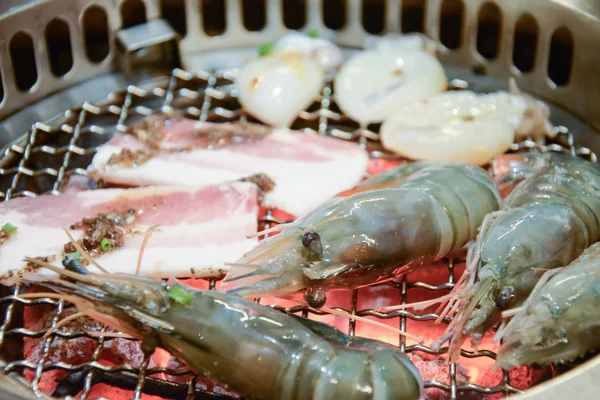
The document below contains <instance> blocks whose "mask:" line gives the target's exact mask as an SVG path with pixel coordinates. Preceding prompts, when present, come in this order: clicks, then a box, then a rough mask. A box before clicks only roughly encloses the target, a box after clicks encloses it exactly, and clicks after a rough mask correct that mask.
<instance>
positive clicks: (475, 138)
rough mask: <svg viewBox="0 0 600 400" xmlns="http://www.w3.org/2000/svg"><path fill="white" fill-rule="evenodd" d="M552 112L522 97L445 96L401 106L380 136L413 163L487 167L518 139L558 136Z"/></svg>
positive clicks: (466, 93)
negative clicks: (467, 164)
mask: <svg viewBox="0 0 600 400" xmlns="http://www.w3.org/2000/svg"><path fill="white" fill-rule="evenodd" d="M513 91H515V92H516V91H517V90H516V89H514V90H513ZM549 114H550V111H549V108H548V106H547V105H546V104H544V103H542V102H540V101H538V100H535V99H533V98H531V97H529V96H527V95H525V94H521V93H508V92H496V93H491V94H477V93H474V92H471V91H456V92H446V93H442V94H440V95H438V96H435V97H432V98H429V99H426V100H424V101H420V102H412V103H408V104H405V105H402V106H401V107H399V108H398V109H397V110H396V111H395V112H394V113H393V114H392V115H391V116H390V117H389V118H387V119H386V120H385V121H384V123H383V125H382V126H381V132H380V135H379V137H380V139H381V142H382V144H383V146H384V147H385V148H386V149H388V150H391V151H394V152H396V153H398V154H400V155H402V156H404V157H407V158H410V159H415V160H433V161H449V160H453V161H463V162H470V163H473V164H477V165H484V164H487V163H488V162H490V161H491V160H492V158H494V157H495V156H497V155H500V154H503V153H505V152H506V151H507V150H509V149H510V147H511V145H512V144H513V143H514V142H515V141H520V140H523V139H525V138H528V137H532V138H534V139H540V138H543V137H554V136H556V133H557V130H556V128H555V127H554V126H552V124H551V123H550V121H549V120H548V116H549Z"/></svg>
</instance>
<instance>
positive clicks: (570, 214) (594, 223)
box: [388, 153, 600, 362]
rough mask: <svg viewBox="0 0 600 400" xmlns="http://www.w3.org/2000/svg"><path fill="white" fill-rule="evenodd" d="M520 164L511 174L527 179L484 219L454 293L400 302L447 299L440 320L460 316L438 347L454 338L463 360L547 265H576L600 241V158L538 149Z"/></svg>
mask: <svg viewBox="0 0 600 400" xmlns="http://www.w3.org/2000/svg"><path fill="white" fill-rule="evenodd" d="M521 167H523V170H522V171H521V172H522V173H515V171H511V172H510V174H512V177H513V178H518V179H519V180H521V182H520V183H519V184H518V185H517V186H516V187H515V188H514V190H513V191H512V192H511V193H510V195H509V196H508V197H507V198H506V199H505V200H504V203H503V207H502V210H500V211H498V212H494V213H492V214H490V215H489V216H487V217H486V218H485V221H484V222H483V224H482V226H481V228H480V232H479V234H478V236H477V240H476V242H475V243H474V244H473V246H472V247H471V249H470V251H469V255H468V257H467V270H466V271H465V273H464V274H463V276H462V277H461V279H460V280H459V281H458V282H457V284H456V286H455V287H454V289H453V291H452V292H451V293H450V294H449V295H446V296H442V297H441V298H438V299H435V300H431V301H425V302H421V303H414V304H406V305H402V306H397V307H394V308H407V307H413V308H424V307H427V306H430V305H432V304H435V303H442V306H441V307H440V308H439V309H438V311H442V312H441V314H440V317H439V318H438V322H439V321H441V319H442V318H444V317H453V319H452V322H451V323H450V325H449V326H448V328H447V330H446V333H445V335H444V336H443V337H442V338H440V339H439V340H438V341H437V342H434V344H433V346H434V347H439V346H441V345H443V344H444V343H445V342H446V341H448V340H450V348H449V352H448V360H449V361H452V362H455V361H456V360H457V358H458V356H459V354H460V347H461V346H462V344H463V342H464V341H465V340H466V339H467V338H468V337H469V336H470V337H471V339H472V344H473V346H474V347H475V348H476V347H477V345H478V344H479V342H480V341H481V339H482V337H483V335H484V334H485V333H487V332H488V331H490V330H491V329H492V328H493V327H494V326H496V325H497V324H498V323H500V320H501V313H502V311H503V310H507V309H509V308H513V307H518V306H519V305H520V304H522V302H523V301H524V300H525V299H526V298H527V296H528V295H529V294H530V293H531V291H532V289H533V288H534V286H535V285H536V283H537V282H538V280H539V279H540V277H541V276H542V274H543V272H544V270H547V269H554V268H559V267H563V266H565V265H567V264H569V263H570V262H571V261H573V260H574V259H575V258H577V257H578V256H579V255H580V254H581V253H582V252H583V251H584V249H585V248H587V247H588V246H589V245H591V244H592V243H595V242H596V241H598V240H599V239H600V168H599V167H598V165H597V164H594V163H591V162H587V161H584V160H582V159H580V158H577V157H573V156H569V155H561V154H556V153H554V154H541V153H539V154H532V155H527V156H524V159H523V163H522V165H521ZM500 181H502V179H500ZM389 309H390V308H388V310H389ZM503 328H504V325H501V327H500V329H503Z"/></svg>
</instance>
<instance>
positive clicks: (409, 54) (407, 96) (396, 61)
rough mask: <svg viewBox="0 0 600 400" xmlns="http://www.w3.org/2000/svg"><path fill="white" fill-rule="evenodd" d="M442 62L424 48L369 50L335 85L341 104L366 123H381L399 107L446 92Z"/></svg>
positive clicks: (352, 62) (351, 63) (342, 72)
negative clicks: (414, 49)
mask: <svg viewBox="0 0 600 400" xmlns="http://www.w3.org/2000/svg"><path fill="white" fill-rule="evenodd" d="M447 84H448V80H447V78H446V74H445V72H444V68H443V67H442V64H440V62H439V61H438V60H437V59H436V58H435V57H434V56H432V55H431V54H429V53H426V52H424V51H384V50H366V51H363V52H360V53H358V54H357V55H355V56H353V57H352V58H351V59H350V60H348V61H347V62H346V63H345V64H344V65H343V66H342V68H341V70H340V73H339V74H338V75H337V77H336V79H335V82H334V88H335V100H336V102H337V104H338V106H339V107H340V108H341V109H342V111H344V112H345V113H346V114H347V115H348V116H350V118H352V119H354V120H355V121H357V122H359V123H360V124H362V125H367V124H369V123H373V122H381V121H383V120H384V119H386V118H387V117H388V116H390V115H392V114H393V113H394V112H395V111H396V110H397V109H398V107H399V106H401V105H403V104H406V103H411V102H414V101H418V100H423V99H426V98H429V97H432V96H435V95H437V94H439V93H441V92H443V91H444V90H445V89H446V87H447Z"/></svg>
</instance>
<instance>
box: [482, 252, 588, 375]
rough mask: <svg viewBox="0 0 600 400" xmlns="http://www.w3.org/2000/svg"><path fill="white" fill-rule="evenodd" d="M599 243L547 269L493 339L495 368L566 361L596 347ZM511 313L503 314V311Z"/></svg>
mask: <svg viewBox="0 0 600 400" xmlns="http://www.w3.org/2000/svg"><path fill="white" fill-rule="evenodd" d="M599 310H600V243H596V244H594V245H592V246H590V247H589V248H588V249H586V250H585V251H584V252H583V254H582V255H581V256H580V257H579V258H577V259H576V260H575V261H573V262H572V263H571V264H569V265H568V266H566V267H564V268H559V269H555V270H550V271H547V272H546V273H545V274H544V275H543V277H542V278H541V279H540V281H539V282H538V284H537V285H536V287H535V289H534V290H533V291H532V293H531V295H530V296H529V297H528V299H527V301H526V302H525V303H524V305H523V306H522V307H521V308H519V309H517V311H518V312H517V313H516V314H515V315H514V317H513V318H512V320H511V321H510V323H509V324H508V325H506V327H505V328H504V329H503V330H501V331H498V334H497V335H496V337H495V338H494V340H495V341H499V340H500V339H505V340H506V341H505V343H504V344H503V345H502V347H501V348H500V352H499V354H498V358H497V360H496V365H495V366H496V367H502V368H504V369H509V368H512V367H518V366H521V365H524V364H532V363H537V364H542V365H544V364H549V363H554V362H561V361H570V360H573V359H575V358H576V357H578V356H581V355H584V354H585V353H587V352H589V351H593V350H598V349H600V314H599ZM510 311H512V310H509V312H510Z"/></svg>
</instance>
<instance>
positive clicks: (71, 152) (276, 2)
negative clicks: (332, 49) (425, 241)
mask: <svg viewBox="0 0 600 400" xmlns="http://www.w3.org/2000/svg"><path fill="white" fill-rule="evenodd" d="M116 5H117V6H116ZM599 16H600V8H598V7H596V6H595V5H594V4H593V2H585V1H578V0H564V1H555V0H552V1H548V0H530V1H527V2H525V1H521V2H499V1H484V0H473V1H466V0H464V1H463V0H428V1H424V0H403V1H395V0H388V1H384V0H370V1H368V0H363V1H358V0H357V1H350V0H345V1H344V0H319V1H317V0H289V1H288V0H285V1H281V0H239V1H238V0H161V1H159V0H126V1H118V2H115V1H113V0H96V1H91V0H78V1H74V0H66V1H63V0H60V1H59V0H54V1H52V0H46V1H41V2H40V1H27V0H25V1H18V0H7V1H3V2H2V4H0V37H2V38H3V39H4V40H3V41H2V42H1V44H0V46H2V47H1V49H0V120H3V123H2V124H1V126H0V138H1V142H0V144H2V145H3V146H4V148H3V151H2V153H1V158H0V198H2V199H3V200H8V199H10V198H14V197H18V196H36V195H38V194H40V193H52V194H56V193H58V192H59V191H60V188H61V185H62V183H63V180H64V179H65V177H67V176H68V175H70V174H85V168H86V167H87V165H88V164H89V163H90V161H91V158H92V157H93V155H94V153H95V151H96V149H97V146H99V145H100V144H102V143H104V142H106V141H107V140H108V139H109V138H110V136H111V135H112V134H113V133H115V132H118V131H121V130H123V129H124V128H125V127H126V126H128V125H129V124H130V123H131V122H132V121H135V120H137V119H140V118H142V117H144V116H147V115H151V114H155V113H158V112H161V111H169V110H177V111H180V112H182V113H183V114H184V115H186V116H188V117H190V118H194V119H198V120H202V121H234V120H238V119H239V118H242V117H243V116H244V114H243V112H242V110H241V109H240V106H239V104H238V103H237V101H236V98H235V91H234V90H233V84H232V76H233V74H235V68H236V67H237V66H238V65H240V63H241V62H242V61H243V60H244V59H245V58H246V57H247V56H248V55H249V54H251V53H252V52H254V51H255V48H256V46H258V45H259V44H261V43H263V42H266V41H271V40H274V39H276V38H278V37H280V36H281V35H283V34H284V33H285V32H286V31H287V30H288V29H301V30H309V29H317V30H319V31H321V32H323V35H326V36H328V37H330V38H332V39H334V40H335V41H337V42H338V43H339V44H340V45H342V46H346V47H359V46H360V44H361V43H362V40H363V38H364V37H365V36H366V35H368V34H380V33H385V32H398V31H400V32H411V31H421V32H425V33H426V34H428V35H429V36H430V37H431V38H432V39H434V40H435V41H437V42H438V43H439V44H440V45H441V48H442V54H441V56H440V58H441V60H442V61H443V62H444V63H445V65H446V66H447V67H448V70H447V72H448V75H449V77H450V79H451V83H452V84H453V85H454V88H465V87H469V88H471V89H472V90H476V91H491V90H498V89H502V88H505V86H506V80H507V78H508V77H510V76H513V77H515V78H516V80H517V83H518V85H519V86H520V87H521V88H522V89H523V90H525V91H528V92H531V93H535V94H537V95H539V96H541V97H543V98H545V99H546V100H549V102H550V103H552V104H553V106H552V115H553V120H554V122H555V123H556V124H557V125H561V126H563V127H562V128H561V132H560V134H559V136H558V138H557V140H556V141H555V142H554V143H551V144H548V145H544V146H540V145H537V144H535V143H534V142H532V141H525V142H522V143H519V144H518V145H517V146H516V147H515V148H514V149H513V150H515V151H528V150H535V151H563V152H568V153H571V154H577V155H580V156H582V157H587V158H590V159H594V160H595V159H596V156H595V154H594V152H593V150H596V151H597V150H598V149H600V143H599V140H598V138H599V136H598V133H597V132H596V129H598V128H599V127H600V112H599V111H600V110H599V107H600V106H599V105H600V86H599V85H596V84H594V82H595V75H594V73H595V69H596V68H595V67H596V66H598V65H600V51H597V50H598V49H600V23H599V22H598V17H599ZM331 95H332V85H331V84H330V83H328V84H326V85H325V87H324V88H323V91H322V94H321V95H320V96H319V98H317V99H315V104H314V105H313V106H312V107H311V110H316V111H312V112H303V113H301V115H300V116H299V118H298V120H297V121H296V122H295V124H294V127H297V128H299V129H307V130H313V131H315V132H318V133H319V134H329V135H333V136H336V137H339V138H341V139H346V140H355V139H356V138H357V137H361V138H362V140H363V142H365V141H366V138H368V139H371V140H375V141H376V140H377V137H378V136H377V131H376V130H370V131H366V132H365V131H359V130H358V128H357V126H358V125H357V124H355V123H354V122H352V121H349V119H348V118H347V117H345V116H343V115H341V114H340V113H338V112H336V110H337V108H336V107H335V104H334V103H333V100H332V96H331ZM564 127H568V129H567V128H564ZM584 146H585V147H584ZM373 155H375V156H378V157H380V156H389V155H386V154H385V153H382V152H380V151H378V150H376V151H374V153H373ZM262 222H263V223H265V224H267V227H268V226H269V224H272V223H277V220H276V219H274V218H272V217H271V215H270V214H268V215H267V217H265V218H264V219H263V221H262ZM447 262H448V279H447V281H446V282H445V283H443V284H441V285H432V284H429V283H428V282H413V283H408V282H407V281H406V280H403V281H402V282H401V283H393V284H386V285H391V286H392V287H393V288H394V289H395V290H397V291H398V292H399V293H400V300H401V301H406V296H407V293H409V292H410V291H412V290H418V289H419V288H426V289H429V290H431V291H433V292H440V291H441V292H443V293H445V292H446V291H447V290H448V289H451V288H452V287H453V285H454V282H455V281H456V280H457V277H456V276H455V273H454V263H455V260H452V259H450V260H447ZM210 287H211V288H214V281H211V282H210ZM20 289H21V288H19V287H16V288H5V287H1V293H0V295H1V296H2V297H1V298H0V307H1V308H2V311H1V315H2V316H3V318H2V321H1V325H0V366H1V367H2V369H3V370H4V373H5V374H6V375H7V378H6V377H3V378H2V380H1V383H0V384H1V385H2V386H3V391H5V392H6V393H12V394H13V397H11V398H17V397H22V398H30V397H31V396H33V395H34V394H35V395H37V396H40V397H44V396H46V395H44V394H43V393H42V392H41V391H40V388H39V382H40V378H41V376H42V373H43V372H45V371H49V370H52V369H55V368H60V369H63V370H67V371H69V372H70V376H71V377H73V382H82V384H81V385H80V387H72V388H71V392H70V393H63V395H66V394H70V395H75V394H76V393H78V392H79V391H80V390H82V395H81V398H82V399H83V398H87V397H88V396H89V395H90V391H91V389H92V387H93V386H94V385H95V384H96V383H98V382H99V380H98V376H99V372H102V376H103V377H104V380H103V381H102V382H103V383H107V384H109V385H112V386H116V387H120V388H125V389H130V390H134V397H135V398H136V399H139V398H141V396H142V393H147V394H153V395H158V396H163V397H169V398H173V397H174V398H186V396H188V395H190V396H192V397H194V398H227V396H223V395H218V394H214V393H209V392H204V391H201V390H198V389H195V378H194V377H191V379H190V380H189V384H187V385H185V384H179V383H172V382H167V381H165V380H163V379H162V377H163V376H160V375H157V374H158V373H165V374H172V375H182V374H183V373H182V372H181V371H179V372H177V371H173V370H169V369H166V368H164V367H156V368H148V366H149V358H147V359H145V360H144V362H143V363H142V367H141V369H133V368H131V367H128V366H121V365H119V366H112V367H108V366H106V365H102V364H100V363H98V362H97V356H98V353H99V350H100V349H101V348H102V346H103V339H96V340H97V346H96V352H95V353H94V355H95V358H94V359H93V360H91V361H89V362H85V363H81V364H78V365H69V364H65V363H62V362H60V363H52V362H47V357H48V351H49V349H50V342H51V341H52V340H54V338H55V337H57V336H60V335H61V333H60V332H54V333H53V334H52V335H51V336H50V337H49V338H48V339H46V342H45V347H44V354H42V356H41V358H40V360H39V362H38V363H31V362H30V361H27V360H25V359H23V339H24V338H39V337H41V336H42V335H43V334H44V331H39V332H37V331H31V330H27V329H25V328H23V312H24V308H26V307H34V306H36V305H40V304H50V305H53V306H54V307H55V310H56V313H55V315H54V318H53V319H52V324H51V326H54V325H56V324H57V323H58V322H59V321H60V319H61V318H62V315H61V313H62V311H63V307H64V304H63V302H62V301H59V302H57V301H55V300H52V299H36V300H22V299H19V300H17V299H16V298H15V296H16V295H17V294H18V293H19V291H20ZM361 293H362V291H360V290H354V291H352V293H351V298H350V309H348V310H347V311H348V312H350V313H352V314H354V315H359V316H371V317H376V318H379V319H394V320H396V321H398V326H399V327H400V329H402V330H405V331H406V330H407V328H408V327H410V326H414V325H415V324H413V323H411V322H409V321H433V320H435V319H436V318H437V315H435V314H419V313H412V312H409V311H396V312H393V313H389V314H383V313H379V312H377V311H375V310H373V309H358V307H357V305H358V297H359V295H360V294H361ZM285 311H288V312H301V313H303V314H305V315H308V314H313V313H315V314H322V312H317V311H315V310H312V309H308V308H306V307H303V306H297V307H293V308H291V309H286V310H285ZM419 326H421V327H424V326H425V325H424V324H420V325H419ZM423 329H425V328H423ZM355 330H356V321H351V323H350V324H349V327H348V333H349V334H350V335H354V334H355ZM409 332H410V329H409ZM411 333H413V334H417V335H418V334H419V332H414V331H412V332H411ZM83 335H85V333H83V332H76V333H73V334H70V337H72V338H75V337H81V336H83ZM399 345H400V348H401V349H402V350H403V351H405V352H421V353H427V354H444V353H445V351H446V349H445V348H442V349H440V350H439V351H437V352H436V351H434V350H432V349H431V348H429V347H427V346H425V345H410V346H408V345H406V343H405V341H404V339H403V338H402V337H400V338H399ZM463 355H465V356H466V357H468V358H470V359H473V358H487V359H492V358H494V357H495V354H494V353H492V352H490V351H484V350H482V351H477V352H469V351H466V350H463ZM599 364H600V360H599V359H598V358H596V359H594V360H592V361H590V362H588V363H587V364H584V365H582V366H580V367H578V368H576V369H574V370H573V371H572V372H571V374H569V375H564V376H562V377H560V378H558V379H554V380H551V381H550V382H548V383H545V384H542V385H540V386H538V387H536V388H534V389H532V390H530V391H527V392H525V393H524V394H522V395H521V396H522V397H520V398H540V399H541V398H548V397H549V396H551V394H550V393H552V396H555V398H563V397H565V396H566V394H565V395H564V396H563V395H561V394H560V393H567V392H566V391H567V390H571V391H572V390H577V391H581V393H580V394H578V395H580V396H583V397H586V396H588V395H590V396H591V393H593V388H590V387H585V386H578V385H579V383H578V382H585V380H586V379H588V380H587V382H590V378H589V377H591V376H592V374H597V371H598V369H600V365H599ZM457 368H458V366H457V365H455V364H452V365H451V366H450V368H449V377H448V383H447V384H446V383H439V382H433V381H429V382H426V383H425V387H426V388H431V387H433V388H438V389H441V390H442V391H444V392H447V394H448V398H450V399H457V398H461V397H462V396H463V395H464V396H467V395H476V396H479V397H481V398H484V396H487V395H491V394H495V393H498V394H500V395H504V396H508V395H512V394H515V393H518V392H520V390H519V389H518V388H516V387H514V386H512V385H511V380H510V378H509V374H506V373H505V374H504V377H503V379H502V381H501V382H499V383H498V384H497V385H495V386H492V387H485V386H480V385H476V384H474V383H471V382H466V383H465V382H461V383H459V382H458V381H457ZM25 370H31V371H33V375H34V378H33V381H29V380H27V379H25V378H24V377H23V371H25ZM78 374H79V378H80V379H75V378H77V376H78ZM190 376H191V375H190ZM586 377H588V378H586ZM15 382H17V383H18V385H15ZM73 385H75V384H73ZM587 385H589V383H587ZM4 387H5V388H6V389H4ZM568 388H571V389H568ZM563 391H564V392H563ZM0 397H3V396H2V395H0ZM46 397H47V396H46ZM188 398H189V397H188ZM468 398H472V397H468Z"/></svg>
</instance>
